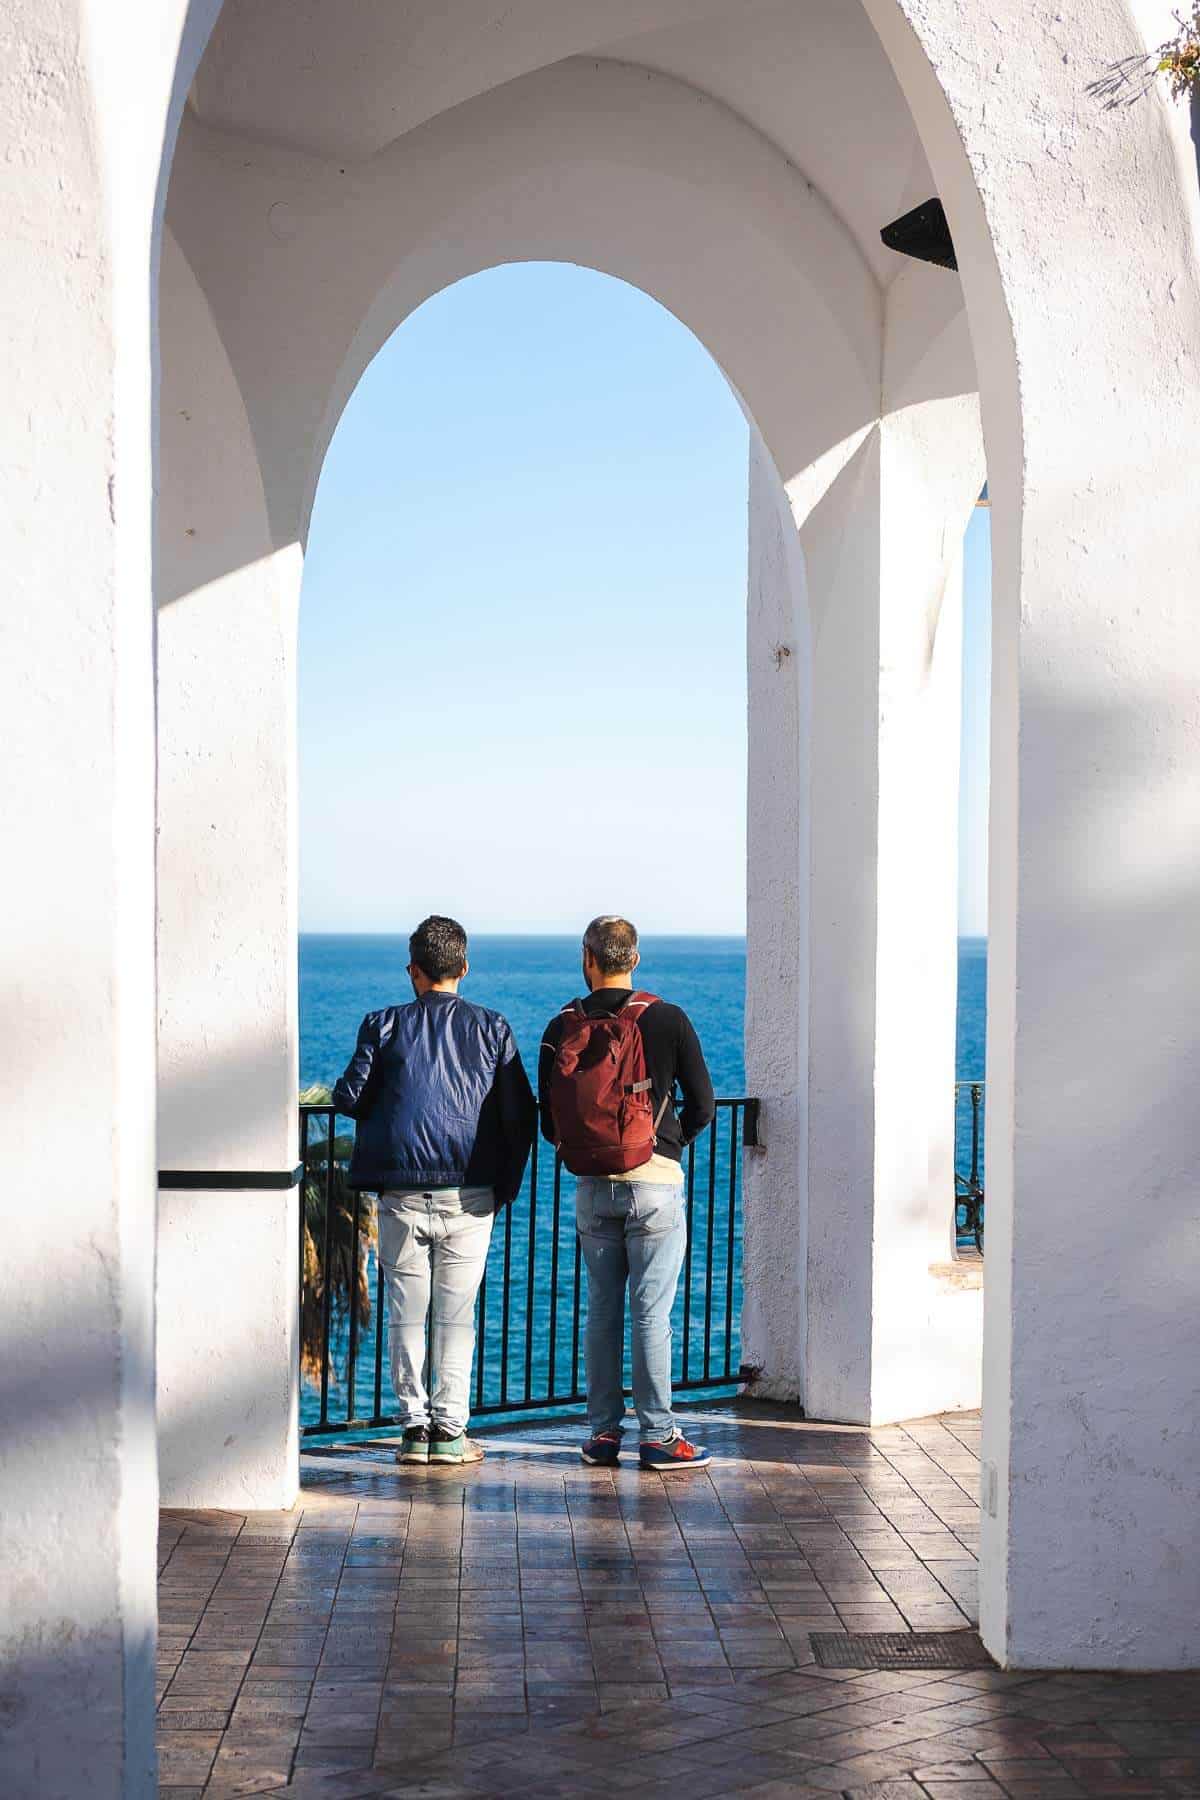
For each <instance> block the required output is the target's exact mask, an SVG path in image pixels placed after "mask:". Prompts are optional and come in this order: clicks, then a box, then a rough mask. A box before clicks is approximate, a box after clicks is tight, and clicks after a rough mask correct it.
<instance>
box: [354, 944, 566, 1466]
mask: <svg viewBox="0 0 1200 1800" xmlns="http://www.w3.org/2000/svg"><path fill="white" fill-rule="evenodd" d="M408 954H409V964H408V976H409V980H410V981H411V982H412V986H413V993H414V994H415V995H416V998H415V1000H411V1001H410V1002H409V1003H408V1004H407V1005H405V1006H385V1007H384V1008H383V1010H382V1011H381V1012H373V1013H368V1014H367V1016H366V1018H365V1019H364V1020H363V1022H362V1024H361V1026H360V1027H359V1032H358V1045H357V1048H356V1049H355V1052H354V1055H353V1057H352V1058H351V1060H350V1064H349V1067H348V1068H347V1070H346V1073H345V1074H344V1075H343V1076H342V1078H341V1080H340V1081H339V1082H338V1084H337V1086H336V1087H335V1088H334V1090H333V1104H334V1105H335V1106H336V1107H337V1109H338V1111H339V1112H343V1113H346V1114H348V1115H349V1117H350V1118H352V1119H355V1120H357V1122H358V1131H357V1134H356V1136H355V1140H354V1156H353V1160H352V1161H351V1164H350V1185H351V1187H355V1188H365V1189H366V1190H368V1192H371V1193H378V1194H379V1262H380V1267H381V1268H382V1270H383V1276H384V1281H385V1283H386V1286H387V1295H388V1349H389V1351H390V1353H391V1365H392V1385H393V1387H394V1388H395V1390H396V1398H397V1400H398V1401H399V1403H400V1409H401V1414H402V1418H403V1424H404V1441H403V1444H402V1445H401V1448H400V1450H399V1451H398V1452H397V1458H396V1460H397V1461H398V1462H402V1463H429V1464H434V1463H440V1464H455V1463H470V1462H479V1461H480V1459H481V1458H482V1456H483V1450H482V1449H481V1447H480V1446H479V1445H478V1444H475V1443H473V1442H472V1440H471V1439H470V1438H468V1436H467V1416H468V1413H469V1411H470V1395H471V1363H472V1360H473V1358H474V1355H475V1296H476V1294H477V1293H478V1292H479V1284H480V1281H481V1280H482V1279H483V1271H484V1265H485V1263H486V1262H487V1253H488V1245H489V1243H490V1242H491V1236H492V1220H493V1219H494V1217H495V1215H496V1213H497V1212H498V1211H499V1210H500V1208H501V1207H504V1206H508V1205H510V1204H511V1203H512V1201H513V1200H515V1199H516V1196H517V1194H518V1193H519V1192H520V1188H521V1181H522V1178H523V1176H524V1173H525V1163H526V1161H527V1159H528V1156H529V1151H530V1148H531V1146H532V1142H533V1132H534V1124H535V1121H536V1117H537V1109H536V1107H535V1106H534V1100H533V1091H532V1089H531V1088H530V1086H529V1080H528V1077H527V1076H526V1074H525V1070H524V1068H523V1067H522V1064H521V1058H520V1055H519V1053H518V1051H517V1046H516V1044H515V1043H514V1041H513V1034H512V1030H511V1028H510V1026H509V1024H508V1021H507V1019H503V1018H501V1016H500V1014H499V1013H496V1012H489V1011H488V1009H487V1008H486V1007H484V1006H472V1005H471V1003H470V1002H469V1001H467V1000H464V999H462V998H461V997H460V995H459V992H458V984H459V982H460V981H461V980H462V979H463V977H464V976H465V975H466V973H467V967H468V965H467V934H466V932H465V931H464V930H463V928H462V926H461V925H460V924H458V922H457V921H456V920H454V919H446V918H440V917H438V916H436V915H435V916H433V917H431V918H428V919H425V920H423V921H422V923H421V924H420V925H418V926H417V929H416V930H415V931H414V932H413V934H412V936H411V937H410V938H409V940H408ZM431 1295H432V1301H433V1335H432V1345H431V1350H432V1357H431V1361H432V1373H433V1377H434V1379H433V1383H432V1386H433V1392H432V1394H429V1393H427V1392H426V1387H425V1376H424V1364H425V1321H426V1316H427V1314H428V1312H429V1306H430V1297H431Z"/></svg>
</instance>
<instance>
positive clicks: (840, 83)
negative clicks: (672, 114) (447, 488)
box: [191, 0, 934, 283]
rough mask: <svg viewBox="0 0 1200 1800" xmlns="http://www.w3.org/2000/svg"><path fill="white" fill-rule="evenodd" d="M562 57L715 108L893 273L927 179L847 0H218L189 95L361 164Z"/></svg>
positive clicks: (864, 26)
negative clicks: (621, 70)
mask: <svg viewBox="0 0 1200 1800" xmlns="http://www.w3.org/2000/svg"><path fill="white" fill-rule="evenodd" d="M578 55H588V56H596V57H603V58H612V59H615V60H618V61H622V62H626V63H630V64H634V65H638V64H640V65H643V66H645V67H647V68H650V69H655V70H659V71H661V72H663V73H665V74H670V75H673V76H675V77H676V78H677V79H679V80H682V81H685V82H687V83H688V84H690V85H691V86H693V87H695V88H697V89H699V90H701V91H702V92H704V93H706V94H708V95H710V96H712V98H714V99H716V100H718V101H720V102H722V103H723V104H724V105H726V106H728V107H729V108H731V109H732V110H733V111H734V112H736V113H738V114H740V115H741V117H742V118H744V119H745V120H747V121H748V122H749V123H750V124H751V125H753V126H754V127H755V128H756V129H757V130H758V131H759V132H761V133H762V134H763V135H764V136H765V137H766V138H768V139H769V140H770V141H771V142H772V143H773V144H775V145H776V147H777V148H778V149H780V150H781V151H782V152H783V153H784V155H785V156H787V157H788V159H789V160H790V161H791V162H792V163H793V164H794V165H795V166H796V168H797V169H798V170H800V171H801V173H802V174H803V175H804V176H805V177H806V179H807V180H808V181H810V182H811V183H812V184H813V186H814V187H816V188H817V189H819V190H820V192H821V193H822V194H823V195H824V197H825V198H826V200H827V201H828V202H829V204H830V205H831V206H832V207H833V209H834V211H835V212H836V213H837V214H838V215H839V216H840V217H841V219H842V220H843V222H844V223H845V225H846V226H847V228H848V229H849V231H850V232H851V233H852V235H853V236H854V238H855V239H856V240H857V242H858V244H859V246H860V248H861V250H862V252H863V255H864V256H865V257H866V259H867V261H868V262H869V263H870V265H871V267H872V268H873V269H874V271H875V273H876V276H877V278H878V279H879V280H880V281H881V282H883V283H887V282H888V281H889V280H890V279H891V277H892V275H893V274H895V273H896V272H897V271H898V269H899V268H900V267H902V266H903V264H902V259H901V258H900V257H898V256H896V255H895V254H894V253H892V252H891V251H888V250H885V249H884V248H883V247H882V245H881V244H880V242H879V229H880V227H881V226H882V225H884V224H886V223H887V222H888V221H889V220H890V219H892V218H894V217H895V216H896V215H897V214H899V213H901V212H904V211H905V210H907V208H908V207H910V206H914V205H916V204H917V203H918V202H920V201H922V200H925V199H927V198H928V197H929V196H930V194H932V193H933V192H934V187H933V182H932V178H931V176H930V174H929V170H928V165H927V163H926V161H925V157H924V154H923V151H922V149H921V145H920V142H919V140H918V138H917V135H916V131H915V129H914V126H913V123H912V119H911V116H910V114H909V111H908V108H907V106H906V104H905V101H904V99H903V96H902V94H901V92H900V89H899V87H898V85H897V83H896V80H895V78H894V76H893V74H892V71H891V67H890V65H889V63H888V61H887V58H886V57H885V55H884V53H883V50H882V49H881V47H880V45H879V42H878V40H877V38H876V37H875V34H874V32H873V30H872V28H871V25H870V23H869V21H868V20H867V17H866V15H865V13H864V12H863V10H862V8H861V6H860V5H859V3H858V0H605V4H604V5H603V6H597V5H596V4H595V0H508V3H504V0H438V4H437V5H436V6H431V5H429V4H428V0H226V4H225V7H224V10H223V12H222V14H221V18H220V21H219V23H218V25H217V29H216V31H215V33H214V35H213V38H212V41H211V43H210V45H209V48H208V52H207V54H206V56H205V59H204V62H203V64H202V66H201V69H200V72H199V75H198V76H197V79H196V83H195V86H194V88H193V92H192V98H191V104H192V106H193V109H194V111H195V112H196V113H197V114H198V115H199V117H200V118H202V119H203V120H204V121H205V122H206V124H208V125H209V126H210V127H213V128H215V129H218V130H223V131H228V132H233V133H236V134H237V135H239V136H242V137H249V138H252V139H257V140H265V141H267V142H272V143H277V144H281V145H287V146H290V147H292V148H294V149H296V150H301V151H305V152H307V153H309V154H311V155H315V156H319V157H322V158H325V159H331V160H339V161H342V162H351V161H354V162H361V161H363V160H366V159H369V158H370V157H372V156H374V155H376V154H377V153H378V152H379V151H381V150H382V149H384V148H385V146H387V145H388V144H391V143H393V142H394V141H395V140H396V139H397V138H399V137H402V136H403V135H404V134H405V133H407V132H409V131H411V130H413V128H414V127H415V126H418V125H420V124H423V123H425V122H426V121H427V120H429V119H431V118H433V117H434V116H435V115H437V114H439V113H442V112H445V111H447V110H448V109H450V108H452V107H456V106H461V105H464V104H466V103H468V102H469V101H471V100H472V99H474V98H475V97H476V96H478V95H480V94H482V93H484V92H486V91H488V90H489V89H491V88H494V87H496V86H499V85H501V84H503V83H505V82H507V81H511V80H513V79H514V78H515V77H517V76H519V75H522V74H525V73H528V72H529V71H530V70H533V69H536V68H539V67H543V66H545V65H547V64H549V63H554V62H558V61H561V60H563V59H564V58H566V57H569V56H578Z"/></svg>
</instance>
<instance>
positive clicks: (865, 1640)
mask: <svg viewBox="0 0 1200 1800" xmlns="http://www.w3.org/2000/svg"><path fill="white" fill-rule="evenodd" d="M809 1642H810V1643H811V1645H812V1647H813V1653H814V1655H815V1656H816V1659H817V1661H818V1662H819V1663H820V1665H821V1667H822V1668H823V1669H889V1670H892V1669H990V1668H992V1667H994V1664H993V1662H992V1659H991V1657H990V1656H989V1655H988V1653H987V1651H986V1650H985V1649H984V1647H983V1645H982V1644H981V1643H980V1641H979V1633H978V1632H977V1631H814V1632H811V1633H810V1634H809Z"/></svg>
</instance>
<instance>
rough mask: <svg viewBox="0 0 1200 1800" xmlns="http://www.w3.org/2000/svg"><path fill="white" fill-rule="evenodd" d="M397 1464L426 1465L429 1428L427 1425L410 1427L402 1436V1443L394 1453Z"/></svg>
mask: <svg viewBox="0 0 1200 1800" xmlns="http://www.w3.org/2000/svg"><path fill="white" fill-rule="evenodd" d="M396 1461H397V1462H398V1463H427V1462H428V1461H429V1427H428V1425H410V1426H409V1428H408V1430H407V1431H406V1432H405V1434H404V1439H403V1442H402V1443H401V1445H400V1448H399V1449H398V1450H397V1452H396Z"/></svg>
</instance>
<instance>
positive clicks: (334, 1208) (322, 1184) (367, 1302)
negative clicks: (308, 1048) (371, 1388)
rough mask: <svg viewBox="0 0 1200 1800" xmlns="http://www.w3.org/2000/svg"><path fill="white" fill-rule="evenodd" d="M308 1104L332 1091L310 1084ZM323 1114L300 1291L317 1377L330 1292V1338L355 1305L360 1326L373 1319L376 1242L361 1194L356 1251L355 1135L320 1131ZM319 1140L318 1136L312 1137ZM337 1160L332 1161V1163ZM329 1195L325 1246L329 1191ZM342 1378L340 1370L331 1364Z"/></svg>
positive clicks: (304, 1097) (305, 1351)
mask: <svg viewBox="0 0 1200 1800" xmlns="http://www.w3.org/2000/svg"><path fill="white" fill-rule="evenodd" d="M300 1099H301V1101H302V1103H303V1104H304V1105H307V1106H322V1105H328V1104H329V1100H328V1091H327V1090H324V1089H320V1088H307V1089H305V1091H304V1093H303V1094H301V1096H300ZM318 1125H319V1120H317V1119H312V1120H310V1134H311V1135H310V1142H309V1146H308V1154H307V1156H306V1158H305V1163H304V1282H303V1287H302V1290H301V1295H300V1366H301V1368H302V1369H303V1371H304V1373H305V1374H306V1375H307V1376H309V1377H310V1378H311V1379H312V1380H314V1381H315V1380H319V1379H320V1374H321V1341H322V1331H323V1325H324V1318H325V1295H326V1290H328V1294H329V1331H330V1337H331V1339H333V1338H336V1337H338V1336H340V1334H341V1331H342V1329H343V1327H344V1326H345V1324H346V1323H347V1321H348V1319H349V1317H350V1312H351V1308H353V1310H354V1315H355V1317H356V1319H357V1321H358V1328H359V1330H360V1331H365V1330H366V1328H367V1326H368V1325H369V1324H370V1322H371V1291H370V1287H369V1285H368V1282H367V1252H368V1250H369V1249H370V1246H371V1245H372V1244H373V1243H374V1242H375V1208H374V1205H373V1203H372V1201H371V1199H370V1196H369V1195H367V1194H362V1195H359V1196H358V1206H359V1221H358V1256H357V1259H356V1258H355V1255H354V1205H355V1194H354V1191H353V1189H352V1188H351V1187H350V1185H349V1183H348V1182H347V1180H346V1171H347V1168H348V1165H349V1162H350V1153H351V1151H352V1149H353V1148H354V1139H353V1138H352V1137H349V1136H344V1137H335V1138H334V1139H333V1142H332V1144H331V1143H330V1141H329V1139H328V1138H327V1137H317V1136H316V1131H317V1128H318ZM313 1140H315V1141H313ZM331 1164H332V1166H331ZM327 1193H328V1197H329V1220H328V1253H327V1251H326V1216H325V1204H326V1194H327ZM330 1375H331V1377H332V1378H333V1379H335V1380H336V1379H337V1370H336V1369H335V1368H334V1367H333V1366H332V1364H331V1367H330Z"/></svg>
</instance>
